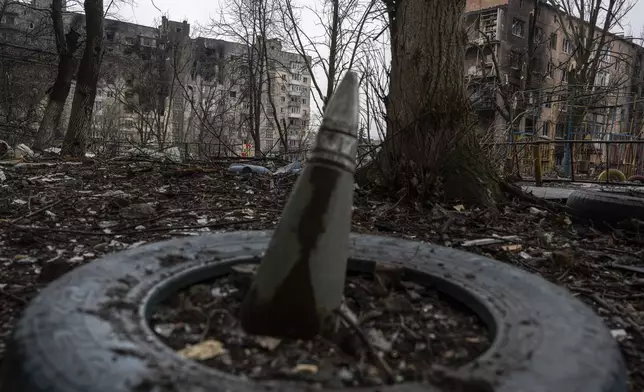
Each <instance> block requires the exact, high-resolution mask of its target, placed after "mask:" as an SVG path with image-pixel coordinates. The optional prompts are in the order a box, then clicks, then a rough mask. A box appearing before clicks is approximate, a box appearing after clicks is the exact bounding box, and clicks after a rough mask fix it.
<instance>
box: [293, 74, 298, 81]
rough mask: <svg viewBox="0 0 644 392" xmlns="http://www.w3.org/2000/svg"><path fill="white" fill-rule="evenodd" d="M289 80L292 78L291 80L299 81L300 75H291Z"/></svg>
mask: <svg viewBox="0 0 644 392" xmlns="http://www.w3.org/2000/svg"><path fill="white" fill-rule="evenodd" d="M291 78H293V80H300V75H297V74H295V75H291Z"/></svg>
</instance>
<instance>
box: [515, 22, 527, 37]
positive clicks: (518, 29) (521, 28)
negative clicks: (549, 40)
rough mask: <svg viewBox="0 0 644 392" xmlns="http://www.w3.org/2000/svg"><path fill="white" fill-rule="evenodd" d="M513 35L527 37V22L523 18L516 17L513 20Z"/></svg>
mask: <svg viewBox="0 0 644 392" xmlns="http://www.w3.org/2000/svg"><path fill="white" fill-rule="evenodd" d="M512 35H514V36H517V37H521V38H523V37H525V22H524V21H522V20H521V19H516V18H514V19H513V20H512Z"/></svg>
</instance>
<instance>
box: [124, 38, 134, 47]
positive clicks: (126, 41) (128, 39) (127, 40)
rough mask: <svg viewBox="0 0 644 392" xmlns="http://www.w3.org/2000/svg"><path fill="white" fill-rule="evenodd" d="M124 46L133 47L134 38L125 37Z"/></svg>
mask: <svg viewBox="0 0 644 392" xmlns="http://www.w3.org/2000/svg"><path fill="white" fill-rule="evenodd" d="M125 44H126V45H134V38H132V37H125Z"/></svg>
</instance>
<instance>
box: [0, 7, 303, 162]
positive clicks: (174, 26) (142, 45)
mask: <svg viewBox="0 0 644 392" xmlns="http://www.w3.org/2000/svg"><path fill="white" fill-rule="evenodd" d="M37 1H42V0H33V3H32V4H27V6H25V7H22V8H21V9H20V10H18V9H15V7H13V8H11V7H10V8H7V7H4V8H0V11H1V10H4V11H3V12H2V15H0V16H2V19H1V23H0V44H2V45H0V46H2V47H0V55H2V54H6V55H7V57H10V58H11V57H12V56H13V54H15V50H13V49H12V50H13V52H11V53H8V52H6V50H5V51H4V52H3V49H6V47H7V46H8V45H13V46H17V44H18V43H19V44H20V45H21V46H20V49H21V50H25V51H26V52H25V53H24V54H23V55H24V56H27V57H35V56H36V55H37V53H39V52H43V53H45V54H46V56H47V59H46V60H45V61H42V63H49V64H51V65H52V67H51V68H52V71H53V75H55V64H56V62H57V61H56V60H57V58H56V46H55V41H53V32H52V29H51V21H50V19H49V18H50V16H49V15H48V13H47V12H43V11H42V10H43V9H46V8H49V7H50V4H49V3H48V5H47V7H45V8H43V7H40V6H39V5H38V4H37V3H36V2H37ZM7 9H8V11H7ZM78 17H81V18H82V15H80V14H74V13H66V14H65V23H66V29H67V28H68V27H69V25H70V24H71V23H72V21H73V20H74V18H78ZM83 27H84V26H83ZM32 30H33V31H35V30H38V31H39V32H40V33H39V35H38V38H37V39H25V37H29V32H30V31H32ZM32 35H34V34H32ZM20 39H23V40H24V42H19V40H20ZM251 41H252V42H249V44H248V45H245V44H240V43H234V42H227V41H223V40H216V39H210V38H204V37H199V38H191V36H190V25H189V24H188V23H187V22H185V21H184V22H177V21H172V20H169V19H167V18H166V17H163V18H162V20H161V23H160V25H159V26H157V27H151V26H142V25H137V24H133V23H126V22H121V21H116V20H109V19H106V20H105V37H104V57H103V63H102V66H101V76H100V79H99V84H98V89H97V96H96V102H95V108H94V120H93V122H94V124H93V127H92V129H91V130H90V131H89V135H90V139H91V140H92V143H93V145H94V146H99V145H100V144H104V145H105V146H108V145H119V144H120V145H123V144H128V143H130V144H137V145H150V146H152V145H154V146H159V147H165V146H169V145H177V144H179V145H181V146H182V149H183V150H184V151H185V152H187V153H190V154H194V155H206V156H235V155H246V156H248V155H254V154H256V153H257V152H261V153H262V154H269V155H270V154H279V153H284V152H287V151H288V152H296V151H300V150H304V149H305V148H306V145H307V144H308V140H309V135H310V130H309V123H310V114H311V113H310V86H311V76H310V75H309V74H308V72H307V71H306V70H307V67H306V63H305V62H306V61H307V59H306V58H304V57H302V56H300V55H298V54H296V53H289V52H287V51H284V50H282V46H281V43H280V42H279V40H275V39H263V38H262V37H252V40H251ZM77 55H78V56H81V55H82V51H81V50H79V52H78V53H77ZM14 57H15V56H14ZM308 60H310V59H308ZM48 79H51V80H48V83H53V78H51V75H50V77H49V78H48ZM73 87H74V86H73V85H72V91H71V92H70V94H69V96H68V100H67V103H66V105H65V111H64V113H63V118H62V121H61V124H60V128H61V131H62V130H64V129H66V127H67V123H68V117H69V112H70V110H71V102H72V100H73V94H74V91H73ZM46 102H47V97H46V94H44V91H43V92H40V96H39V103H40V110H42V108H43V107H44V105H46ZM0 110H1V109H0ZM31 127H32V128H34V127H37V124H32V126H31ZM106 148H107V147H106Z"/></svg>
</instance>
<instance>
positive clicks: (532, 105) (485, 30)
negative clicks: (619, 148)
mask: <svg viewBox="0 0 644 392" xmlns="http://www.w3.org/2000/svg"><path fill="white" fill-rule="evenodd" d="M465 11H466V13H465V25H466V27H467V29H468V41H469V42H468V47H467V51H466V58H465V75H466V83H467V86H468V93H469V95H470V99H471V101H472V104H473V107H474V109H475V110H476V112H477V114H478V117H479V127H480V131H481V132H489V134H492V135H493V136H494V138H495V139H496V140H497V141H512V140H520V139H525V138H529V139H532V140H534V139H543V140H553V141H554V142H555V143H552V144H550V145H548V146H544V147H545V148H546V149H547V151H544V152H543V153H542V156H543V159H544V161H546V162H545V163H546V164H547V165H548V164H549V165H553V164H561V160H562V158H563V155H564V143H556V140H568V139H587V140H588V139H590V140H615V139H620V138H621V139H624V138H637V137H640V135H641V132H642V126H643V123H642V118H643V114H644V107H643V105H642V103H643V102H644V99H643V98H642V62H643V59H644V48H642V47H641V46H640V45H638V44H637V43H636V42H634V41H633V40H632V39H628V38H624V37H622V36H619V35H614V34H610V33H609V34H606V44H605V45H604V47H603V48H602V50H601V53H599V51H597V53H598V54H597V55H601V56H602V57H601V58H602V60H601V62H600V66H599V67H598V68H597V74H596V78H595V81H594V85H593V86H590V87H589V91H591V93H592V94H595V95H596V98H597V99H596V100H594V101H593V105H592V107H589V108H587V111H586V113H585V119H584V121H583V126H582V127H581V129H569V127H568V124H569V121H568V120H569V113H570V110H569V109H568V108H569V105H571V104H574V102H569V100H568V95H569V94H568V92H569V87H570V86H569V85H568V76H569V72H570V69H571V68H570V67H574V66H575V61H574V53H575V48H576V45H577V43H576V42H573V41H574V39H573V40H571V39H569V38H570V37H571V34H569V35H568V36H567V35H566V34H565V33H564V30H563V28H562V22H561V21H560V20H559V18H565V19H566V22H565V23H566V25H565V26H567V27H569V26H571V25H574V26H577V25H576V24H579V23H584V22H581V21H580V20H578V19H576V18H573V17H570V16H567V15H564V14H562V13H561V12H560V11H558V10H556V9H555V8H553V7H552V6H551V5H549V4H547V2H545V1H543V0H540V1H539V2H538V5H537V9H536V16H535V17H534V18H533V17H532V16H533V15H535V1H533V0H468V1H467V4H466V10H465ZM532 20H534V29H533V30H532V29H530V26H531V23H532V22H531V21H532ZM593 30H594V33H593V34H594V36H595V37H598V36H599V35H600V34H602V33H601V30H600V29H599V28H594V29H593ZM531 31H532V34H530V33H531ZM530 36H531V37H530ZM596 40H597V39H596ZM530 41H532V42H530ZM597 41H599V40H597ZM529 44H530V47H531V49H532V53H533V56H532V58H530V59H528V57H529V56H528V47H529ZM528 61H529V63H528ZM528 72H529V73H530V78H527V77H526V75H527V73H528ZM593 145H594V146H597V147H598V144H593Z"/></svg>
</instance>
